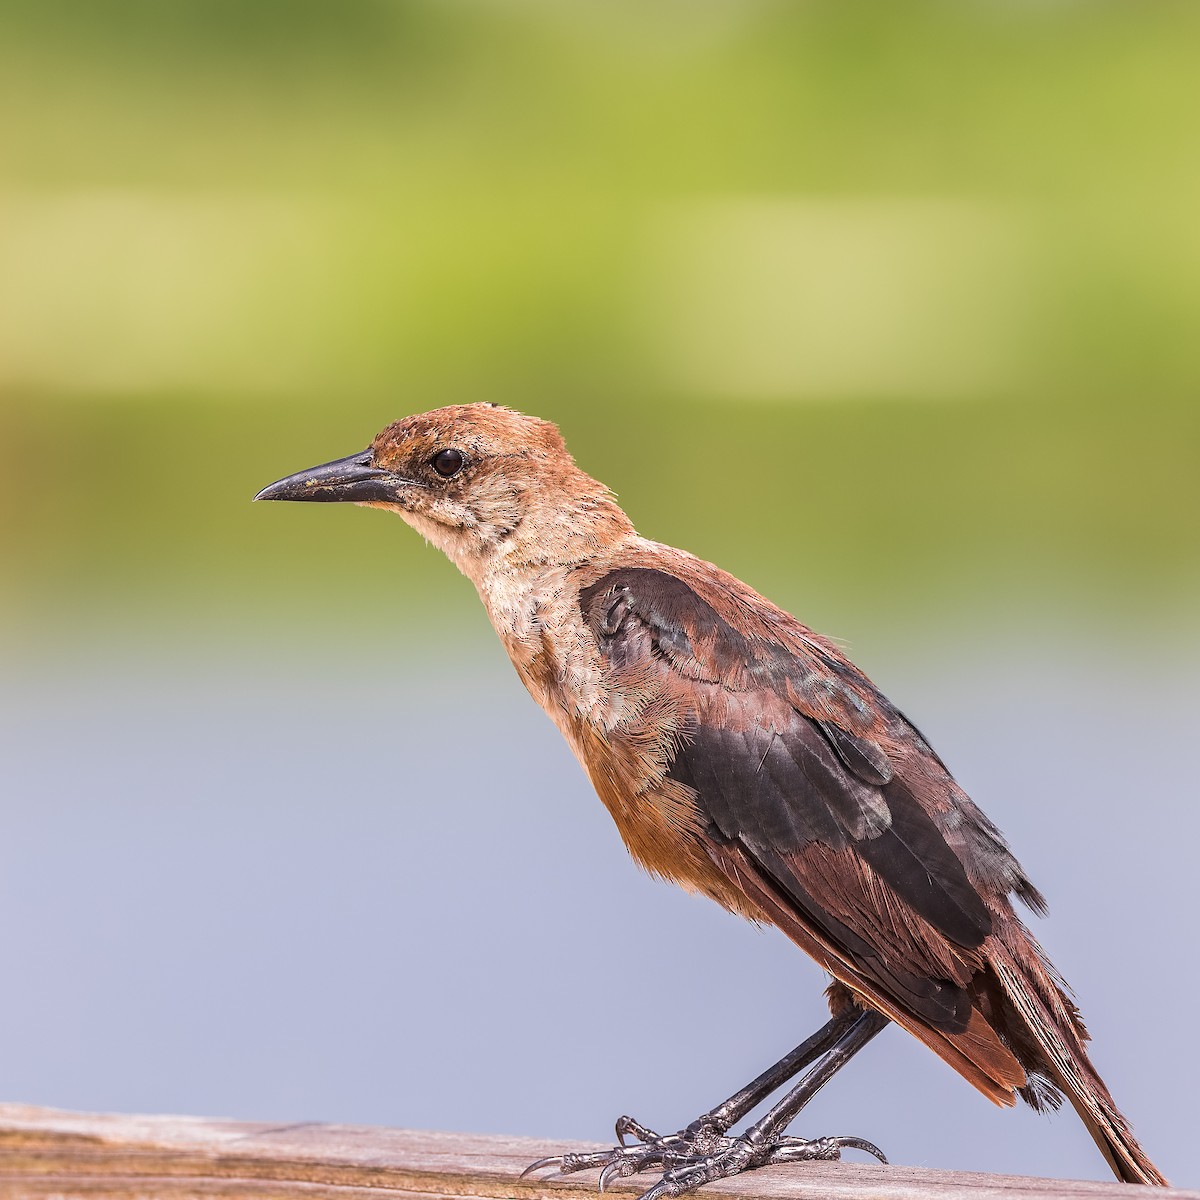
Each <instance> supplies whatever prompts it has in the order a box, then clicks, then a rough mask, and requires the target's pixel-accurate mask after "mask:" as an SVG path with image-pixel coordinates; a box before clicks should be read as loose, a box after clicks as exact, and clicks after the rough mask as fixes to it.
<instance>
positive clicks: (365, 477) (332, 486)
mask: <svg viewBox="0 0 1200 1200" xmlns="http://www.w3.org/2000/svg"><path fill="white" fill-rule="evenodd" d="M371 457H372V455H371V449H370V447H368V448H367V449H366V450H361V451H359V453H358V454H351V455H349V456H348V457H347V458H339V459H337V460H336V461H334V462H327V463H322V464H321V465H320V466H319V467H309V468H308V470H307V471H297V472H296V474H295V475H288V476H287V477H286V478H285V479H280V480H277V481H276V482H275V483H272V484H271V485H270V486H269V487H265V488H263V490H262V491H261V492H259V493H258V495H257V496H255V497H254V499H255V500H322V501H326V502H331V501H348V502H351V503H359V504H361V503H363V502H364V501H367V502H369V501H376V502H378V501H385V502H386V501H395V500H396V499H397V497H398V493H399V491H400V489H401V488H403V487H405V486H408V485H411V483H412V482H413V481H412V480H408V479H405V478H404V477H403V476H400V475H396V474H393V473H392V472H391V471H381V470H380V469H379V468H378V467H373V466H372V465H371Z"/></svg>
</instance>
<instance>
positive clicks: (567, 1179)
mask: <svg viewBox="0 0 1200 1200" xmlns="http://www.w3.org/2000/svg"><path fill="white" fill-rule="evenodd" d="M584 1148H586V1147H583V1146H579V1145H572V1146H563V1145H561V1144H551V1143H548V1142H545V1141H539V1140H534V1139H531V1138H510V1137H495V1136H478V1135H467V1134H453V1133H426V1132H419V1131H415V1130H406V1129H376V1128H370V1127H364V1126H353V1125H322V1124H296V1125H271V1124H266V1123H260V1122H252V1121H220V1120H208V1119H204V1118H200V1117H170V1116H124V1115H119V1114H93V1113H71V1112H62V1111H60V1110H57V1109H48V1108H34V1107H30V1106H28V1105H20V1104H0V1196H5V1197H10V1196H11V1197H30V1198H31V1200H51V1198H55V1200H60V1198H61V1200H71V1198H74V1197H81V1198H87V1200H96V1198H101V1197H103V1198H108V1200H111V1198H120V1200H150V1198H154V1200H179V1198H182V1197H185V1196H197V1197H231V1196H244V1197H247V1198H248V1200H368V1198H370V1200H386V1198H388V1197H404V1198H405V1200H429V1198H430V1197H467V1196H478V1197H486V1198H489V1200H506V1198H512V1200H567V1198H566V1196H565V1195H564V1193H579V1194H587V1195H589V1196H591V1195H594V1194H595V1186H596V1173H595V1172H594V1171H592V1172H587V1173H584V1174H580V1175H574V1176H564V1177H559V1178H556V1179H551V1180H545V1179H531V1180H520V1179H518V1176H519V1175H520V1173H521V1171H522V1169H523V1168H524V1167H525V1166H526V1165H527V1164H528V1163H530V1162H531V1161H532V1160H533V1159H535V1158H539V1157H541V1156H542V1155H544V1154H553V1153H561V1152H562V1151H563V1150H564V1149H584ZM652 1180H653V1177H643V1179H642V1180H641V1181H640V1182H639V1181H637V1180H632V1179H627V1180H621V1181H620V1182H618V1183H617V1184H615V1185H614V1186H613V1188H612V1189H611V1191H613V1192H616V1193H618V1194H620V1193H625V1194H629V1193H632V1194H635V1195H636V1194H637V1193H638V1192H640V1191H643V1190H645V1188H646V1187H647V1186H649V1183H650V1182H652ZM701 1195H702V1196H704V1197H707V1198H708V1200H723V1198H725V1197H729V1198H734V1197H737V1198H740V1200H747V1198H748V1197H763V1198H765V1200H772V1198H774V1197H795V1198H800V1200H950V1198H951V1197H955V1198H963V1200H1033V1198H1034V1197H1037V1198H1047V1197H1064V1198H1069V1200H1121V1198H1122V1197H1124V1200H1129V1198H1130V1197H1132V1196H1135V1195H1141V1196H1143V1197H1144V1196H1145V1192H1144V1191H1142V1190H1141V1189H1136V1190H1134V1188H1133V1185H1131V1184H1119V1183H1093V1182H1084V1181H1064V1180H1053V1179H1034V1178H1026V1177H1023V1176H1015V1175H975V1174H968V1173H962V1172H949V1171H930V1170H924V1169H920V1168H916V1167H882V1166H871V1165H865V1164H860V1163H806V1164H803V1165H794V1166H789V1167H768V1168H765V1169H763V1170H761V1171H755V1172H753V1173H751V1174H748V1175H744V1176H742V1177H740V1178H738V1179H734V1180H729V1181H727V1182H722V1183H717V1184H709V1185H708V1186H707V1187H705V1188H704V1189H703V1191H702V1192H701ZM1156 1196H1161V1197H1164V1198H1166V1197H1171V1198H1177V1200H1184V1198H1187V1200H1200V1192H1188V1191H1183V1190H1180V1189H1169V1190H1159V1191H1158V1192H1157V1193H1156Z"/></svg>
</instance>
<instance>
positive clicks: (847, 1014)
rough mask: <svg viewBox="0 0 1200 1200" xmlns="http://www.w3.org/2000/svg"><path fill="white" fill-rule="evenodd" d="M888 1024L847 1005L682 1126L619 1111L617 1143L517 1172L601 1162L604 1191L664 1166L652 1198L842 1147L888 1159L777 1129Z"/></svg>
mask: <svg viewBox="0 0 1200 1200" xmlns="http://www.w3.org/2000/svg"><path fill="white" fill-rule="evenodd" d="M887 1023H888V1022H887V1018H886V1017H883V1016H880V1015H879V1014H878V1013H875V1012H870V1011H865V1010H862V1009H857V1008H848V1009H846V1010H845V1011H843V1012H841V1013H839V1014H838V1015H837V1016H835V1017H833V1018H832V1019H831V1020H830V1021H829V1022H828V1023H827V1024H826V1025H825V1026H823V1027H822V1028H821V1029H820V1030H818V1031H817V1032H816V1033H815V1034H813V1036H812V1037H810V1038H808V1039H807V1040H806V1041H804V1042H802V1043H801V1044H800V1045H799V1046H797V1047H796V1048H795V1049H794V1050H793V1051H792V1052H791V1053H790V1054H787V1055H785V1056H784V1057H783V1058H781V1059H780V1060H779V1062H777V1063H776V1064H775V1065H774V1066H772V1067H770V1068H768V1069H767V1070H766V1071H764V1072H763V1073H762V1074H761V1075H759V1076H758V1078H757V1079H755V1080H754V1081H753V1082H751V1083H748V1084H747V1085H746V1086H745V1087H744V1088H741V1089H739V1090H738V1091H736V1092H735V1093H734V1094H733V1095H732V1096H730V1097H729V1098H728V1099H727V1100H725V1101H723V1102H722V1103H721V1104H718V1105H717V1106H716V1107H715V1108H713V1109H710V1110H709V1111H708V1112H706V1113H704V1115H703V1116H700V1117H697V1118H696V1120H694V1121H693V1122H692V1123H691V1124H690V1125H688V1126H687V1128H686V1129H683V1130H681V1131H680V1132H679V1133H674V1134H668V1135H666V1136H662V1135H660V1134H657V1133H655V1132H654V1131H653V1130H652V1129H648V1128H647V1127H646V1126H644V1125H642V1124H641V1123H639V1122H638V1121H635V1120H634V1119H633V1118H632V1117H621V1118H620V1119H619V1120H618V1121H617V1130H616V1131H617V1140H618V1141H619V1142H620V1145H619V1146H614V1147H612V1148H611V1149H609V1150H597V1151H591V1152H583V1153H577V1154H561V1155H554V1156H552V1157H550V1158H542V1159H539V1160H538V1161H537V1162H535V1163H531V1164H530V1165H529V1166H528V1167H527V1168H526V1169H525V1171H524V1172H522V1177H524V1176H525V1175H528V1174H530V1173H532V1172H533V1171H538V1170H541V1169H543V1168H545V1167H553V1168H555V1169H557V1171H558V1172H559V1173H560V1174H570V1173H571V1172H574V1171H582V1170H587V1169H589V1168H595V1167H599V1168H600V1189H601V1191H603V1190H604V1188H605V1187H606V1185H607V1184H608V1183H609V1182H611V1181H612V1180H613V1179H615V1178H622V1177H624V1176H628V1175H633V1174H635V1173H636V1172H638V1171H643V1170H645V1169H646V1168H647V1167H652V1166H661V1167H663V1168H664V1169H665V1174H664V1176H663V1178H662V1180H660V1182H659V1183H658V1184H656V1185H655V1187H653V1188H651V1189H650V1192H648V1193H647V1194H646V1195H647V1200H649V1198H650V1197H651V1196H653V1197H654V1198H655V1200H657V1197H659V1196H664V1195H680V1194H681V1193H682V1192H684V1191H690V1190H691V1189H692V1188H694V1187H698V1186H699V1185H700V1184H701V1183H706V1182H708V1180H709V1179H719V1178H724V1177H726V1176H728V1175H733V1174H736V1173H737V1172H739V1171H744V1170H749V1169H751V1168H753V1167H757V1166H762V1165H764V1164H765V1163H767V1162H797V1161H801V1160H803V1159H814V1158H823V1159H836V1158H838V1157H840V1153H841V1150H842V1148H843V1147H854V1148H857V1149H860V1150H865V1151H866V1152H867V1153H868V1154H873V1155H875V1157H876V1158H878V1159H880V1160H881V1161H886V1160H885V1159H884V1157H883V1154H882V1153H881V1152H880V1151H879V1150H878V1149H877V1148H876V1147H875V1146H873V1145H872V1144H871V1143H870V1142H867V1141H864V1140H863V1139H862V1138H847V1137H838V1138H820V1139H818V1140H817V1141H813V1142H806V1141H803V1140H802V1139H799V1138H784V1137H782V1133H783V1130H784V1129H785V1128H786V1127H787V1125H788V1123H789V1122H790V1121H791V1120H792V1119H793V1118H794V1117H795V1116H796V1115H797V1113H799V1111H800V1109H801V1108H803V1107H804V1105H805V1104H806V1103H807V1102H808V1100H809V1099H811V1098H812V1096H814V1095H815V1094H816V1092H817V1091H818V1090H819V1089H820V1088H821V1087H822V1086H823V1085H824V1084H825V1083H826V1082H827V1081H828V1080H829V1079H831V1078H832V1077H833V1075H834V1074H835V1073H836V1072H837V1070H838V1069H839V1068H840V1067H842V1066H843V1065H844V1064H845V1063H846V1062H848V1061H849V1059H850V1058H851V1057H852V1056H853V1055H854V1054H855V1053H856V1052H857V1051H858V1050H859V1049H861V1048H862V1046H864V1045H866V1043H867V1042H868V1041H869V1040H870V1039H871V1038H872V1037H874V1035H875V1034H876V1033H878V1032H879V1030H880V1029H882V1028H883V1027H884V1026H885V1025H886V1024H887ZM819 1059H824V1061H823V1062H821V1063H820V1064H819V1065H818V1066H817V1067H816V1068H814V1070H813V1071H811V1072H810V1073H809V1074H808V1075H806V1076H805V1078H804V1080H803V1081H802V1082H801V1083H800V1084H799V1085H798V1086H797V1087H796V1088H795V1089H794V1090H793V1091H792V1092H789V1093H788V1095H787V1096H786V1097H785V1098H784V1099H783V1100H782V1101H781V1102H780V1103H779V1104H777V1105H776V1106H775V1107H774V1108H773V1109H771V1110H770V1112H768V1113H767V1114H766V1116H764V1117H763V1118H762V1120H760V1121H758V1122H756V1123H755V1124H754V1125H752V1126H751V1127H750V1129H748V1130H747V1131H746V1134H745V1135H743V1136H742V1137H735V1138H730V1137H728V1136H726V1135H727V1133H728V1131H729V1129H730V1127H731V1126H732V1125H733V1124H734V1123H735V1122H737V1121H740V1120H741V1119H742V1117H744V1116H745V1115H746V1114H747V1113H748V1112H750V1110H751V1109H753V1108H754V1107H756V1106H757V1105H758V1104H760V1103H761V1102H762V1101H763V1100H765V1099H766V1098H767V1096H769V1095H770V1094H771V1093H772V1092H774V1091H776V1090H777V1089H778V1088H780V1087H782V1086H783V1084H785V1083H786V1082H787V1081H788V1080H789V1079H792V1078H794V1077H795V1076H796V1075H797V1074H799V1073H800V1072H801V1071H802V1070H804V1068H805V1067H807V1066H810V1065H811V1064H812V1063H814V1062H817V1060H819ZM629 1134H632V1135H633V1136H634V1137H635V1138H636V1139H637V1140H638V1142H639V1143H640V1145H635V1146H627V1145H626V1143H625V1138H626V1135H629ZM736 1164H740V1165H736ZM693 1177H694V1181H692V1182H688V1181H689V1180H692V1179H693ZM677 1185H678V1186H677Z"/></svg>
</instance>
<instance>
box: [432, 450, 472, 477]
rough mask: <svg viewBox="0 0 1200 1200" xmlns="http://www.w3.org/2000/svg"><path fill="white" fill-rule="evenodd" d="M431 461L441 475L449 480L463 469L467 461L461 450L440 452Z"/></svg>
mask: <svg viewBox="0 0 1200 1200" xmlns="http://www.w3.org/2000/svg"><path fill="white" fill-rule="evenodd" d="M429 461H430V463H431V464H432V466H433V469H434V470H435V471H436V472H437V473H438V474H439V475H441V476H443V477H444V478H446V479H449V478H450V476H451V475H457V474H458V473H459V471H461V470H462V469H463V463H464V462H466V459H465V458H463V453H462V451H461V450H439V451H438V452H437V453H436V454H435V455H434V456H433V457H432V458H431V459H430V460H429Z"/></svg>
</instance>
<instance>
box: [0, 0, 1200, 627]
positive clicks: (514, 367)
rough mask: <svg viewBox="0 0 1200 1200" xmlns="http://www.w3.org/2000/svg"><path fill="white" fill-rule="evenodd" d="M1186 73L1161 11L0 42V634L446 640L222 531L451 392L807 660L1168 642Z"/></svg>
mask: <svg viewBox="0 0 1200 1200" xmlns="http://www.w3.org/2000/svg"><path fill="white" fill-rule="evenodd" d="M1198 38H1200V7H1197V6H1196V5H1195V4H1194V3H1190V2H1188V0H1179V2H1177V3H1162V2H1157V0H1147V2H1145V3H1140V4H1137V5H1131V4H1126V3H1104V2H1100V0H1096V2H1092V3H1067V2H1053V3H1033V2H1027V0H959V2H958V3H914V4H897V3H895V2H894V0H878V2H875V3H868V2H862V3H846V0H811V2H807V3H799V2H797V3H784V2H775V0H689V2H686V3H685V2H684V0H606V2H605V3H597V2H592V0H584V2H579V3H565V4H554V3H551V2H550V0H421V2H404V0H338V2H337V3H318V2H316V0H170V2H167V3H164V2H163V0H0V555H2V559H0V561H2V562H3V571H2V573H0V616H2V617H3V620H4V627H5V629H6V630H7V631H8V632H7V633H6V634H5V635H4V639H5V640H6V641H9V642H14V643H15V642H21V641H29V640H32V641H39V640H45V639H47V638H49V639H52V640H61V639H69V638H70V637H71V636H73V635H75V634H79V635H80V636H83V637H88V636H92V635H93V634H95V633H96V632H97V631H104V630H106V629H111V628H116V627H117V626H122V625H127V626H134V627H138V626H145V625H150V624H153V625H161V626H163V627H164V628H166V629H168V630H178V629H180V628H181V627H182V628H186V629H187V630H188V633H189V636H196V637H201V636H202V635H203V634H204V633H205V632H206V631H208V632H211V633H213V634H220V633H221V632H222V631H224V630H226V629H228V628H229V627H231V626H232V627H242V628H244V629H246V630H248V631H249V632H250V633H251V634H254V633H255V631H256V630H257V631H259V632H262V631H264V630H265V629H266V628H267V626H268V625H273V624H281V625H284V626H296V627H299V626H304V625H306V624H310V623H313V622H314V621H322V622H325V623H326V628H328V627H329V625H330V624H331V623H332V622H339V621H340V622H342V623H343V624H349V623H354V624H358V623H360V622H361V623H366V624H370V622H372V621H379V620H381V619H384V618H385V617H386V615H387V614H396V615H401V614H402V615H403V617H404V619H405V620H406V621H407V620H411V619H413V618H414V617H415V616H417V615H420V616H422V617H423V618H426V619H431V618H439V617H444V618H446V619H447V620H454V621H460V620H462V618H463V614H464V612H466V611H467V610H468V609H469V608H470V606H472V605H473V604H474V597H473V596H471V595H470V588H469V586H468V585H466V584H465V583H464V582H463V581H461V580H459V579H457V578H456V577H455V576H454V574H453V571H452V569H451V568H450V567H449V566H448V565H447V564H444V563H442V562H441V561H440V560H436V559H435V556H434V555H433V554H432V552H430V551H428V550H425V549H424V548H422V547H421V545H420V543H419V541H418V539H416V538H415V537H414V536H413V535H412V534H411V533H410V532H409V531H407V530H405V529H404V528H403V526H402V525H401V524H400V523H399V522H397V521H394V520H391V519H390V518H387V517H384V516H383V515H382V514H377V513H364V512H362V511H358V510H346V509H342V508H340V507H336V506H312V507H310V506H301V505H294V506H288V505H276V506H259V507H258V508H251V507H250V505H249V499H250V497H251V496H252V495H253V494H254V492H255V491H256V490H257V489H258V488H260V487H261V486H263V485H265V484H266V483H268V482H270V481H271V480H273V479H275V478H277V477H278V476H280V475H283V474H287V473H289V472H291V471H293V470H296V469H299V468H301V467H304V466H308V465H311V464H313V463H315V462H319V461H323V460H325V459H327V458H333V457H337V456H340V455H343V454H346V453H349V452H351V451H354V450H357V449H359V448H361V447H362V446H364V445H365V444H366V443H367V442H368V441H369V440H370V438H371V437H372V436H373V434H374V433H375V432H376V430H377V429H378V428H379V427H381V426H382V425H384V424H386V423H387V422H389V421H391V420H393V419H395V418H397V417H399V416H401V415H404V414H406V413H409V412H413V411H418V410H421V409H425V408H430V407H436V406H438V405H441V404H445V403H452V402H460V401H464V400H481V399H486V400H493V401H500V402H503V403H508V404H511V405H513V406H514V407H519V408H522V409H525V410H528V411H532V412H535V413H538V414H540V415H542V416H545V417H549V418H551V419H553V420H556V421H558V422H559V423H560V424H561V426H562V427H563V430H564V433H565V435H566V437H567V439H568V443H569V445H570V446H571V448H572V449H573V451H574V452H575V454H576V456H577V458H578V459H579V460H580V462H581V464H582V465H583V466H584V467H585V468H586V469H588V470H589V471H591V472H592V473H593V474H595V475H596V476H598V477H599V478H601V479H603V480H605V481H606V482H607V483H609V484H610V485H611V486H613V487H614V488H615V489H616V490H617V491H618V493H619V494H620V496H621V499H622V501H623V503H624V504H625V505H626V507H627V508H628V510H629V511H630V513H631V515H632V516H633V517H634V519H635V521H636V522H637V523H638V525H639V528H641V529H642V531H643V532H644V533H646V534H647V535H649V536H652V537H658V538H660V539H662V540H665V541H671V542H674V543H676V544H679V545H683V546H685V547H687V548H689V549H692V550H694V551H696V552H697V553H700V554H702V555H703V556H705V557H708V558H712V559H715V560H716V561H718V562H720V563H721V564H722V565H723V566H726V567H728V568H729V569H731V570H733V571H735V572H737V573H739V574H741V575H742V576H743V577H745V578H747V579H749V580H750V581H751V582H753V583H754V584H755V585H757V586H758V587H759V588H760V589H761V590H763V591H765V592H766V593H767V594H768V595H771V596H772V597H773V598H775V599H777V600H779V601H780V602H782V603H784V604H785V605H787V606H788V607H791V608H792V609H793V610H794V611H797V612H798V613H799V614H800V615H801V616H802V617H804V618H805V619H806V620H808V621H809V622H810V623H811V624H814V625H816V626H818V627H820V628H823V629H826V630H827V631H829V632H832V633H834V634H849V633H851V632H852V631H853V630H854V629H855V628H856V627H860V623H862V622H866V623H868V624H870V623H871V622H875V623H877V624H881V625H889V623H890V625H891V627H892V628H893V633H896V631H899V630H902V629H903V628H906V627H910V626H912V625H913V624H914V623H921V622H930V623H937V622H945V621H947V620H953V619H955V617H956V616H957V615H960V614H962V613H963V612H964V611H965V612H973V613H975V614H980V613H984V614H988V613H996V614H1000V613H1003V612H1006V611H1009V610H1011V609H1014V608H1015V609H1020V610H1021V611H1031V612H1033V613H1035V614H1044V616H1045V619H1046V620H1047V621H1049V622H1051V623H1060V624H1061V623H1064V622H1074V621H1084V622H1087V621H1095V622H1098V623H1100V622H1108V621H1111V620H1112V619H1114V618H1132V619H1136V620H1138V621H1140V622H1142V624H1143V625H1144V626H1148V627H1153V628H1161V629H1163V630H1167V631H1177V630H1179V629H1181V628H1182V629H1185V630H1188V631H1191V632H1195V629H1196V623H1195V617H1194V613H1195V609H1196V600H1197V598H1198V594H1200V569H1198V564H1200V559H1198V554H1197V513H1198V512H1200V464H1198V461H1197V460H1198V454H1197V451H1198V448H1200V407H1198V405H1197V392H1198V384H1200V337H1198V336H1197V330H1198V329H1200V222H1198V221H1197V213H1200V155H1198V154H1197V145H1196V137H1195V122H1196V115H1197V113H1198V112H1200V71H1197V70H1196V55H1195V47H1196V45H1197V39H1198ZM313 508H316V509H317V511H313ZM385 521H387V522H390V523H389V524H386V525H385V524H383V522H385ZM971 619H972V620H978V619H979V618H978V615H976V616H974V617H972V618H971ZM479 620H480V621H481V618H479ZM897 636H899V634H897Z"/></svg>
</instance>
